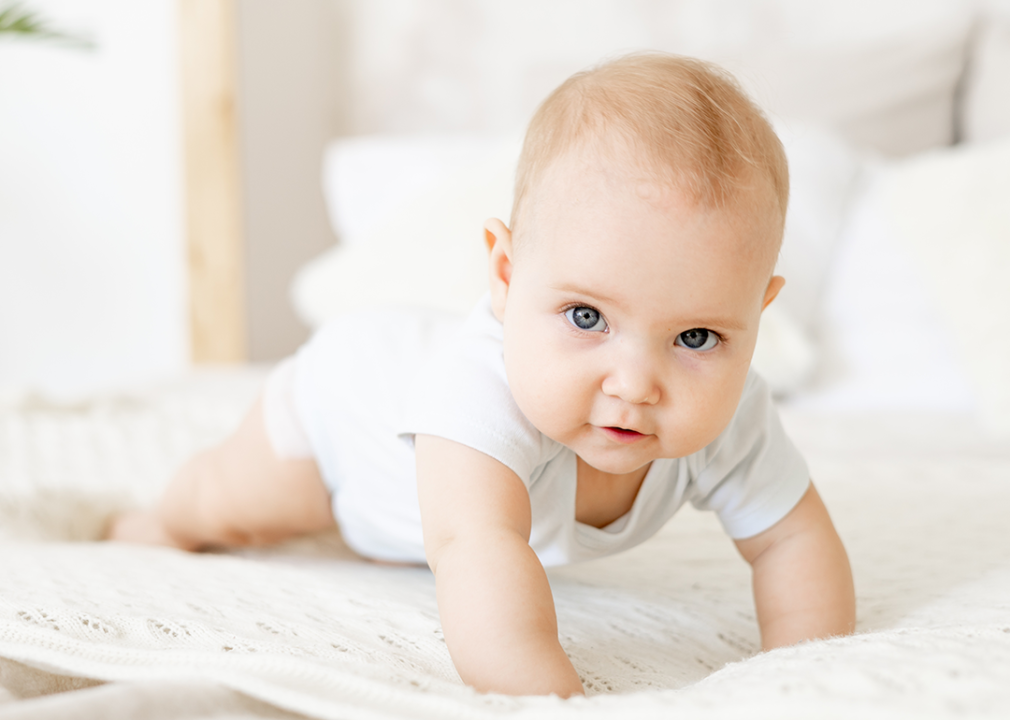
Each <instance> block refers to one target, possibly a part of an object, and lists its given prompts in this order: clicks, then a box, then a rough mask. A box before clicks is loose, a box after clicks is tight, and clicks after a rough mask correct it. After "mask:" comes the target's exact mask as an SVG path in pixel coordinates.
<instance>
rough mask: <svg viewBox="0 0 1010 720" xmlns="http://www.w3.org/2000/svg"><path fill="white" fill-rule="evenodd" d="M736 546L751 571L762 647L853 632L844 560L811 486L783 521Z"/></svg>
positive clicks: (851, 598) (848, 576)
mask: <svg viewBox="0 0 1010 720" xmlns="http://www.w3.org/2000/svg"><path fill="white" fill-rule="evenodd" d="M736 546H737V549H739V550H740V554H741V555H743V556H744V558H745V559H746V560H747V562H749V563H750V564H751V566H752V567H753V569H754V603H755V605H756V607H757V615H758V624H759V625H760V626H761V645H762V647H763V649H765V650H771V649H772V648H776V647H782V646H785V645H794V644H796V643H798V642H802V641H804V640H813V639H815V638H825V637H830V636H833V635H848V634H850V633H851V632H852V631H853V629H854V628H855V624H856V599H855V591H854V589H853V585H852V570H851V569H850V567H849V559H848V556H846V554H845V548H844V547H842V541H841V539H839V537H838V533H836V532H835V528H834V525H832V523H831V518H830V517H828V511H827V510H826V509H825V508H824V503H822V502H821V498H820V496H819V495H818V494H817V491H816V490H815V489H814V486H813V485H811V486H810V489H809V490H807V493H806V495H804V496H803V498H802V499H801V500H800V502H799V503H798V504H797V505H796V507H794V508H793V509H792V510H791V511H790V513H789V514H788V515H786V516H785V517H784V518H783V519H782V520H780V521H779V522H778V523H776V524H775V525H773V526H772V527H770V528H769V529H768V530H765V531H764V532H763V533H761V534H759V535H755V536H754V537H751V538H747V539H745V540H738V541H737V542H736Z"/></svg>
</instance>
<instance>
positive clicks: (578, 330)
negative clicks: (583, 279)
mask: <svg viewBox="0 0 1010 720" xmlns="http://www.w3.org/2000/svg"><path fill="white" fill-rule="evenodd" d="M580 307H584V308H589V309H590V310H596V312H598V313H599V314H600V317H601V318H603V321H604V322H606V320H607V318H605V317H604V316H603V313H602V312H600V311H599V310H597V309H596V308H595V307H593V306H592V305H587V304H586V303H584V302H572V303H568V304H567V305H565V306H564V307H562V308H561V313H560V314H561V317H562V319H563V320H564V321H565V325H566V326H567V327H568V329H569V330H571V331H572V332H574V333H575V334H576V335H580V336H582V337H587V336H591V335H605V334H607V333H609V332H610V323H607V329H606V330H604V331H603V332H589V331H588V330H583V329H582V328H579V327H576V326H575V325H573V324H572V323H570V322H568V318H566V317H565V315H566V314H567V313H568V311H569V310H572V309H574V308H580Z"/></svg>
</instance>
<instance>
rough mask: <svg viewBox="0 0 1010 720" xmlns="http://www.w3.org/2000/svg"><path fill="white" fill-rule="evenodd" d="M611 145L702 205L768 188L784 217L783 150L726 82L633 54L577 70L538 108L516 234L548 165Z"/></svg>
mask: <svg viewBox="0 0 1010 720" xmlns="http://www.w3.org/2000/svg"><path fill="white" fill-rule="evenodd" d="M614 140H618V141H619V142H622V143H624V144H627V145H630V146H631V148H632V151H633V153H634V155H635V158H636V160H637V161H638V163H639V164H640V167H639V169H640V170H641V171H644V172H645V173H647V174H649V175H650V176H652V177H654V178H656V179H658V180H662V181H664V182H665V183H667V184H669V185H671V186H673V187H676V188H677V189H678V190H680V191H681V192H683V193H685V194H686V195H687V196H688V197H689V198H690V199H692V200H693V201H694V202H696V203H698V204H700V205H701V206H703V207H719V206H723V205H725V204H726V203H728V202H731V201H732V200H733V197H734V195H735V194H736V193H737V192H738V191H739V189H740V188H741V187H743V186H747V185H749V184H750V183H751V182H753V181H754V180H755V179H756V180H758V181H759V182H761V181H764V182H767V183H769V185H770V189H771V190H772V191H773V193H774V197H775V199H776V200H777V202H778V209H779V213H780V214H781V216H782V217H783V218H784V217H785V212H786V205H787V202H788V198H789V169H788V166H787V163H786V155H785V151H784V150H783V148H782V143H781V142H780V141H779V139H778V136H776V134H775V132H774V131H773V130H772V128H771V126H770V124H769V123H768V121H767V119H766V118H765V116H764V114H763V113H762V112H761V110H760V109H759V108H758V107H757V106H756V105H755V104H754V103H753V102H752V101H751V100H750V99H749V98H748V97H747V96H746V95H745V94H744V92H743V90H742V89H741V88H740V86H739V85H738V84H737V82H736V81H735V80H734V79H733V77H732V76H730V75H729V74H728V73H726V72H725V71H724V70H722V69H721V68H719V67H718V66H716V65H713V64H711V63H707V62H704V61H701V60H697V59H694V58H688V57H683V56H678V55H669V54H664V53H636V54H632V55H625V56H622V57H619V58H616V59H614V60H610V61H609V62H605V63H603V64H601V65H598V66H596V67H593V68H590V69H588V70H584V71H582V72H579V73H576V74H575V75H573V76H571V77H570V78H568V80H566V81H565V82H563V83H562V84H561V85H560V86H559V87H558V88H557V89H556V90H554V92H552V93H551V94H550V95H549V96H548V97H547V99H546V100H544V102H543V103H542V104H541V105H540V107H539V108H538V109H537V111H536V113H535V114H534V115H533V118H532V120H531V121H530V124H529V128H528V129H527V132H526V138H525V141H524V143H523V147H522V153H521V155H520V157H519V165H518V170H517V173H516V183H515V200H514V203H513V206H512V218H511V227H512V231H513V233H516V232H518V231H517V226H521V225H522V222H521V219H522V211H523V206H524V204H525V203H526V202H527V201H528V199H529V198H530V196H531V194H532V193H534V192H535V188H536V185H537V183H538V182H539V181H540V180H541V178H542V176H543V174H544V172H545V171H546V169H547V168H548V167H549V166H550V165H551V164H552V163H553V162H554V161H555V160H557V159H558V158H559V157H562V156H564V155H565V154H567V153H568V152H571V151H572V150H573V149H576V148H580V147H584V146H585V145H586V144H589V143H591V144H593V146H594V147H596V148H597V149H598V148H599V147H600V146H601V145H603V146H606V145H607V143H608V142H610V143H613V141H614ZM610 149H611V150H613V148H612V147H611V148H610Z"/></svg>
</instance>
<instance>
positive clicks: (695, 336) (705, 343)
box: [674, 328, 719, 352]
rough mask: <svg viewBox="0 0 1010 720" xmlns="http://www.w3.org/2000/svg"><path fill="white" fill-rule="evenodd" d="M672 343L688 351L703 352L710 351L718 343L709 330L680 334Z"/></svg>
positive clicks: (716, 337) (696, 329)
mask: <svg viewBox="0 0 1010 720" xmlns="http://www.w3.org/2000/svg"><path fill="white" fill-rule="evenodd" d="M674 342H676V343H677V344H678V345H680V346H681V347H685V348H687V349H688V350H698V351H700V352H704V351H705V350H711V349H712V348H714V347H715V346H716V345H717V344H718V343H719V336H718V335H716V334H715V333H714V332H712V331H711V330H706V329H704V328H695V329H694V330H688V331H687V332H682V333H681V334H680V335H678V336H677V339H676V340H675V341H674Z"/></svg>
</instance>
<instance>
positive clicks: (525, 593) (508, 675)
mask: <svg viewBox="0 0 1010 720" xmlns="http://www.w3.org/2000/svg"><path fill="white" fill-rule="evenodd" d="M788 185H789V181H788V170H787V168H786V160H785V156H784V153H783V151H782V146H781V144H780V143H779V141H778V139H777V138H776V136H775V134H774V132H773V131H772V130H771V128H770V127H769V125H768V123H767V121H766V120H765V119H764V117H763V116H762V114H761V112H760V111H759V110H758V109H757V108H756V107H755V106H754V105H753V104H752V103H751V102H750V101H749V100H748V99H747V98H746V97H745V96H744V95H743V94H742V92H741V91H740V90H739V89H738V87H737V86H736V85H735V84H734V82H733V81H732V80H730V79H729V78H727V77H726V76H725V75H724V74H723V73H722V72H720V71H719V70H717V69H716V68H714V67H712V66H710V65H707V64H705V63H702V62H699V61H695V60H690V59H686V58H682V57H676V56H667V55H659V54H646V55H634V56H629V57H624V58H621V59H618V60H616V61H613V62H610V63H607V64H605V65H602V66H600V67H597V68H595V69H592V70H589V71H587V72H583V73H579V74H577V75H575V76H573V77H572V78H570V79H569V80H567V81H566V82H565V83H564V84H563V85H562V86H561V87H559V88H558V89H557V90H556V91H555V92H554V93H553V94H552V95H551V96H550V97H549V98H548V99H547V100H546V101H545V102H544V104H543V105H542V106H541V107H540V108H539V110H538V111H537V113H536V115H535V116H534V118H533V120H532V122H531V124H530V127H529V130H528V132H527V135H526V140H525V144H524V146H523V150H522V155H521V157H520V161H519V168H518V174H517V180H516V193H515V205H514V207H513V211H512V218H511V228H510V227H506V225H505V224H504V223H503V222H502V221H500V220H489V221H488V222H487V224H486V225H485V237H486V241H487V245H488V247H489V250H490V261H489V279H490V294H489V295H488V296H486V297H485V298H484V299H483V300H482V301H481V302H480V303H479V304H478V306H477V307H476V309H474V311H473V312H472V313H471V314H470V316H469V317H468V318H467V319H466V320H465V322H463V323H462V324H457V323H454V322H453V321H451V320H448V319H446V318H444V317H442V316H438V315H434V314H432V313H423V312H417V311H408V310H399V311H393V310H387V311H381V312H372V313H365V314H359V315H357V316H351V317H348V318H345V319H341V320H337V321H335V322H333V323H331V324H330V325H328V326H327V327H325V328H323V329H322V330H321V331H320V332H319V333H317V334H316V336H315V337H314V338H313V339H312V340H311V341H310V342H309V343H307V344H306V345H305V347H303V348H302V349H301V350H300V351H299V352H298V354H297V355H296V356H295V357H293V358H290V359H288V360H286V361H285V362H283V363H281V364H280V365H279V366H278V367H277V368H276V369H275V370H274V371H273V373H272V374H271V376H270V378H269V379H268V380H267V383H266V388H265V390H264V392H263V395H262V397H261V398H260V400H259V401H257V402H256V404H255V405H254V406H253V408H252V410H251V411H250V413H249V415H248V416H247V417H246V418H245V420H244V421H243V422H242V424H241V426H240V427H239V428H238V430H237V431H236V432H235V434H234V435H232V436H231V437H229V438H228V439H227V440H225V441H224V442H223V443H222V444H221V445H220V446H218V447H215V448H212V449H210V450H207V451H205V452H203V453H201V454H199V455H197V456H196V457H195V458H193V459H192V460H190V461H189V463H188V464H186V465H185V466H184V467H183V468H182V469H181V470H180V471H179V473H178V475H177V476H176V477H175V478H174V479H173V480H172V482H171V483H170V485H169V487H168V489H167V491H166V493H165V496H164V498H163V499H162V500H161V502H160V504H159V505H158V506H157V508H156V509H154V510H152V511H138V512H133V513H127V514H124V515H121V516H119V517H118V518H116V519H115V520H114V522H113V524H112V526H111V528H110V532H109V536H110V538H111V539H115V540H129V541H135V542H154V543H163V544H166V545H173V546H176V547H180V548H185V549H191V550H195V549H199V548H203V547H208V546H241V545H251V544H263V543H271V542H275V541H279V540H282V539H284V538H286V537H289V536H291V535H295V534H300V533H310V532H315V531H319V530H323V529H325V528H327V527H330V526H332V525H333V524H334V523H337V524H338V525H339V526H340V530H341V532H342V533H343V535H344V537H345V539H346V541H347V542H348V544H349V545H350V546H351V547H352V548H354V549H355V550H357V551H358V552H359V553H361V554H362V555H364V556H366V557H370V558H373V559H376V560H383V561H393V562H412V563H422V562H427V564H428V565H429V566H430V567H431V570H432V572H433V573H434V574H435V578H436V588H437V598H438V606H439V612H440V615H441V620H442V624H443V629H444V633H445V641H446V643H447V645H448V648H449V652H450V654H451V656H452V659H453V662H454V663H455V666H456V668H457V670H458V671H459V674H460V677H462V679H463V680H464V681H465V682H466V683H468V684H470V685H472V686H473V687H475V688H477V689H479V690H482V691H495V692H503V693H512V694H533V693H557V694H558V695H561V696H563V697H567V696H570V695H574V694H579V693H582V685H581V683H580V681H579V677H578V675H577V674H576V671H575V669H574V668H573V666H572V664H571V662H570V661H569V660H568V658H567V656H566V655H565V653H564V651H563V649H562V648H561V645H560V643H559V641H558V630H557V619H556V614H555V610H554V604H553V600H552V597H551V590H550V586H549V584H548V580H547V575H546V573H545V571H544V567H545V566H549V565H557V564H561V563H569V562H576V561H581V560H585V559H589V558H594V557H600V556H603V555H608V554H611V553H615V552H618V551H620V550H624V549H627V548H630V547H632V546H634V545H637V544H638V543H641V542H642V541H644V540H646V539H647V538H649V537H650V536H652V535H653V534H654V533H656V532H657V531H658V530H659V529H660V528H661V527H662V525H663V524H664V523H665V522H666V521H667V520H668V519H669V518H670V517H671V516H672V515H673V514H674V513H675V512H676V510H677V509H678V508H679V507H680V506H681V505H682V504H683V503H685V502H688V501H690V502H691V503H693V504H694V505H695V506H697V507H700V508H705V509H711V510H713V511H715V512H716V513H717V514H718V517H719V519H720V521H721V522H722V524H723V526H724V528H725V530H726V532H727V533H728V534H729V536H730V537H731V538H733V540H734V541H735V543H736V546H737V548H738V549H739V551H740V553H741V555H743V557H744V558H745V559H746V560H747V561H748V562H749V563H750V564H751V566H752V567H753V575H754V598H755V604H756V607H757V617H758V623H759V625H760V630H761V638H762V645H763V647H764V648H765V649H769V648H774V647H779V646H783V645H789V644H792V643H796V642H800V641H802V640H807V639H810V638H820V637H826V636H830V635H840V634H845V633H849V632H851V631H852V629H853V624H854V612H855V611H854V604H855V603H854V594H853V586H852V577H851V572H850V570H849V564H848V560H847V558H846V554H845V550H844V549H843V547H842V544H841V541H840V540H839V538H838V535H837V534H836V533H835V529H834V527H833V526H832V524H831V520H830V519H829V517H828V514H827V512H826V510H825V508H824V505H823V504H822V503H821V500H820V498H819V497H818V495H817V492H816V490H815V489H814V488H813V486H812V485H811V484H810V479H809V476H808V471H807V467H806V464H805V463H804V461H803V458H802V457H801V456H800V455H799V453H798V452H797V450H796V449H795V447H794V446H793V445H792V443H791V442H790V441H789V439H788V438H787V437H786V436H785V434H784V432H783V429H782V427H781V424H780V423H779V420H778V418H777V416H776V413H775V410H774V408H773V407H772V404H771V400H770V397H769V392H768V389H767V387H766V385H765V384H764V382H763V381H762V380H761V379H760V378H759V377H758V376H757V375H756V374H754V373H753V372H752V371H750V369H749V366H750V360H751V354H752V352H753V350H754V343H755V341H756V338H757V331H758V321H759V319H760V316H761V311H762V310H763V309H764V308H765V307H766V306H767V305H768V304H769V303H770V302H772V300H774V299H775V296H776V294H778V292H779V290H780V289H781V288H782V285H783V282H784V281H783V279H782V278H781V277H777V276H773V268H774V266H775V262H776V257H777V254H778V251H779V245H780V243H781V240H782V230H783V222H784V218H785V212H786V201H787V197H788V192H789V189H788Z"/></svg>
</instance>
